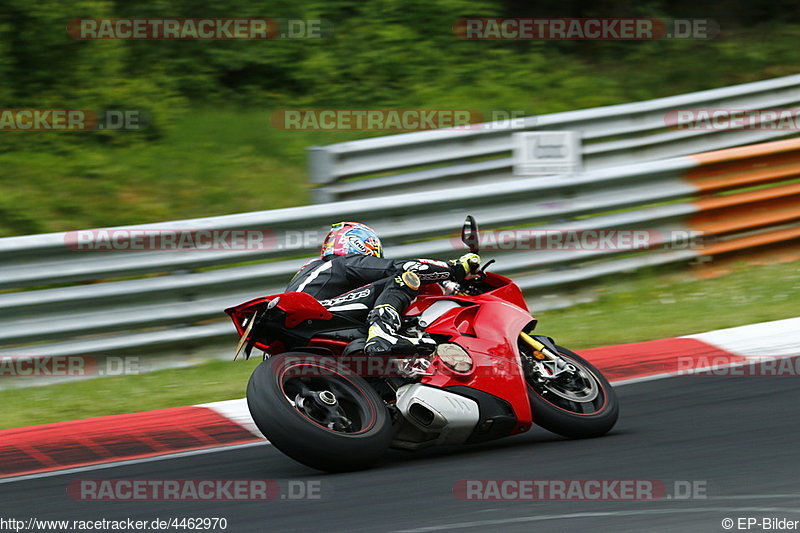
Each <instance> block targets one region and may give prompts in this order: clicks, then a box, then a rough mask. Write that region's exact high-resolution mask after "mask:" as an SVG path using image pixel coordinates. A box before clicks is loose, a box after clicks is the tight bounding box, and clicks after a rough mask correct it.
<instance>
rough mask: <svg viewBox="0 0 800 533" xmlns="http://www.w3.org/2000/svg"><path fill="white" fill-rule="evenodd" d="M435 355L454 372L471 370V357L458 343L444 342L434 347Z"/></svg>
mask: <svg viewBox="0 0 800 533" xmlns="http://www.w3.org/2000/svg"><path fill="white" fill-rule="evenodd" d="M435 353H436V355H437V356H438V357H439V359H441V360H442V362H443V363H444V364H446V365H447V366H448V367H450V368H452V369H453V370H455V371H456V372H469V371H470V370H472V357H470V356H469V354H468V353H467V351H466V350H465V349H464V348H462V347H461V346H459V345H458V344H451V343H445V344H440V345H439V346H437V347H436V352H435Z"/></svg>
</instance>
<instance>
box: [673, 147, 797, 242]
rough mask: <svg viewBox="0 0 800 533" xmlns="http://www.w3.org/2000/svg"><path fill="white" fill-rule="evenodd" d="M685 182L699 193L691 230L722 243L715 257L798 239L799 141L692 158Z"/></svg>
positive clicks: (696, 155)
mask: <svg viewBox="0 0 800 533" xmlns="http://www.w3.org/2000/svg"><path fill="white" fill-rule="evenodd" d="M688 157H689V158H691V159H692V160H694V161H695V162H696V163H697V165H698V166H696V167H695V168H693V169H691V170H690V171H688V172H687V173H686V174H685V176H684V179H685V180H687V181H688V182H689V183H691V184H692V186H693V187H695V189H696V190H697V191H698V193H699V197H698V198H697V199H696V200H694V201H693V202H692V204H693V205H694V206H695V208H696V209H697V213H696V214H694V215H692V216H690V217H689V220H688V224H689V227H690V228H691V229H693V230H695V231H700V232H703V233H704V234H705V235H714V236H719V237H720V239H719V240H717V241H716V242H714V243H713V244H711V245H707V246H706V247H705V248H703V249H702V250H700V251H699V253H700V255H706V256H707V255H716V254H720V253H726V252H731V251H738V250H744V249H748V248H755V247H760V246H765V245H769V244H775V243H781V242H786V241H790V240H794V239H797V238H798V237H800V182H795V181H798V180H800V138H793V139H788V140H784V141H777V142H771V143H763V144H757V145H753V146H743V147H739V148H729V149H726V150H717V151H714V152H706V153H702V154H695V155H691V156H688Z"/></svg>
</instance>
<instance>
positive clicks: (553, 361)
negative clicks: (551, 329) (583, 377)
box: [519, 331, 576, 379]
mask: <svg viewBox="0 0 800 533" xmlns="http://www.w3.org/2000/svg"><path fill="white" fill-rule="evenodd" d="M519 336H520V338H521V339H522V340H523V341H524V342H525V343H526V344H528V345H530V347H531V348H533V358H534V359H535V360H536V363H535V367H536V370H537V371H538V373H539V374H540V375H541V376H542V377H545V378H550V379H552V378H554V377H556V376H558V375H559V374H561V373H562V372H569V373H572V372H575V370H576V368H575V366H574V365H572V364H570V363H567V362H566V361H564V359H562V358H561V357H559V356H558V349H557V348H556V345H555V343H554V342H553V339H551V338H550V337H545V336H544V335H528V334H527V333H525V332H524V331H520V332H519Z"/></svg>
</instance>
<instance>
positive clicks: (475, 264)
mask: <svg viewBox="0 0 800 533" xmlns="http://www.w3.org/2000/svg"><path fill="white" fill-rule="evenodd" d="M480 266H481V256H479V255H478V254H473V253H469V254H464V255H462V256H461V257H459V258H458V259H453V260H451V261H450V270H451V271H452V273H453V279H454V280H455V281H457V282H458V283H463V282H464V281H465V280H471V279H477V278H479V277H480Z"/></svg>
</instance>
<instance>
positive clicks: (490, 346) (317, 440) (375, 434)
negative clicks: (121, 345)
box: [225, 216, 619, 472]
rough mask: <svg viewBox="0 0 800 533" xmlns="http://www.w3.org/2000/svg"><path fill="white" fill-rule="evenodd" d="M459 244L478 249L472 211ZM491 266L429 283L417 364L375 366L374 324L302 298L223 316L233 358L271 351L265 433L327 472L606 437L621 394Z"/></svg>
mask: <svg viewBox="0 0 800 533" xmlns="http://www.w3.org/2000/svg"><path fill="white" fill-rule="evenodd" d="M461 238H462V241H463V242H464V244H465V245H466V246H467V248H469V249H470V251H472V252H474V253H477V252H478V251H479V239H480V237H479V233H478V227H477V224H476V222H475V219H474V218H473V217H472V216H468V217H467V219H466V221H465V223H464V227H463V229H462V232H461ZM493 262H494V261H493V260H492V261H489V262H488V263H486V264H485V265H484V267H483V268H482V269H480V270H479V271H478V272H476V275H475V276H474V279H471V280H468V281H465V282H464V283H463V284H461V285H458V284H455V283H454V282H445V283H443V284H439V283H435V284H428V285H423V286H422V287H421V288H420V291H419V293H418V296H417V298H416V299H415V300H414V301H413V302H412V304H411V305H410V306H409V308H408V309H406V311H405V313H404V331H403V334H404V335H407V336H415V335H416V336H423V335H424V336H427V337H428V338H430V339H433V340H434V341H436V345H435V347H432V348H429V349H427V350H424V349H420V351H419V353H416V354H414V355H411V356H395V357H387V358H366V357H365V356H364V355H363V352H362V351H361V349H362V348H363V344H364V340H365V337H366V325H365V324H363V323H361V322H356V321H354V320H352V319H350V318H348V317H345V316H342V315H337V314H336V313H335V312H333V313H332V312H330V311H328V309H326V308H325V307H323V306H322V305H321V304H320V303H319V302H318V301H317V300H316V299H315V298H313V297H312V296H310V295H309V294H306V293H299V292H288V293H282V294H275V295H271V296H264V297H260V298H255V299H253V300H250V301H247V302H244V303H242V304H240V305H237V306H235V307H231V308H228V309H226V310H225V312H226V313H227V314H228V315H229V316H230V318H231V320H232V321H233V323H234V325H235V327H236V331H237V332H238V334H239V336H240V341H239V345H238V346H237V349H236V356H238V354H239V353H240V352H242V351H243V352H244V354H245V358H249V357H250V355H251V353H252V350H253V349H254V348H257V349H259V350H261V351H262V352H263V353H264V355H263V361H262V362H261V363H260V364H259V365H258V366H257V367H256V368H255V370H254V371H253V374H252V376H251V377H250V380H249V382H248V385H247V405H248V408H249V410H250V413H251V415H252V417H253V420H254V421H255V423H256V425H257V426H258V428H259V429H260V430H261V432H262V433H263V434H264V436H265V437H266V438H267V439H268V440H269V441H270V442H271V443H272V444H273V445H274V446H275V447H276V448H278V449H279V450H281V451H282V452H283V453H285V454H286V455H288V456H289V457H291V458H293V459H295V460H296V461H299V462H300V463H303V464H305V465H307V466H310V467H312V468H315V469H318V470H323V471H329V472H342V471H350V470H357V469H363V468H367V467H370V466H372V465H373V464H375V463H376V462H377V461H378V460H380V458H381V457H382V456H383V455H384V454H385V452H386V450H387V449H389V448H398V449H405V450H418V449H421V448H426V447H429V446H438V445H454V444H472V443H480V442H486V441H490V440H494V439H499V438H503V437H508V436H511V435H517V434H520V433H524V432H526V431H528V430H529V429H531V427H532V426H533V425H534V424H535V425H538V426H540V427H542V428H544V429H547V430H549V431H551V432H554V433H556V434H559V435H562V436H565V437H569V438H589V437H599V436H601V435H604V434H605V433H607V432H608V431H609V430H611V428H612V427H614V424H615V423H616V421H617V416H618V412H619V406H618V401H617V398H616V395H615V393H614V390H613V388H612V387H611V385H610V384H609V383H608V381H607V380H606V378H605V377H603V375H602V374H601V373H600V371H599V370H598V369H597V368H595V367H594V365H592V364H591V363H590V362H589V361H587V360H585V359H584V358H582V357H581V356H580V355H578V354H576V353H575V352H573V351H571V350H568V349H566V348H564V347H562V346H559V345H557V344H556V343H555V342H554V341H553V339H551V338H550V337H547V336H543V335H538V334H534V333H533V330H534V328H535V327H536V325H537V320H536V318H534V317H532V316H531V313H530V311H529V310H528V307H527V305H526V303H525V300H524V298H523V295H522V291H521V290H520V289H519V287H518V286H517V285H515V284H514V282H513V281H511V280H510V279H509V278H506V277H504V276H501V275H499V274H496V273H493V272H488V271H487V270H486V267H488V266H489V265H491V264H492V263H493ZM236 356H235V357H234V359H235V358H236Z"/></svg>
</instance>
